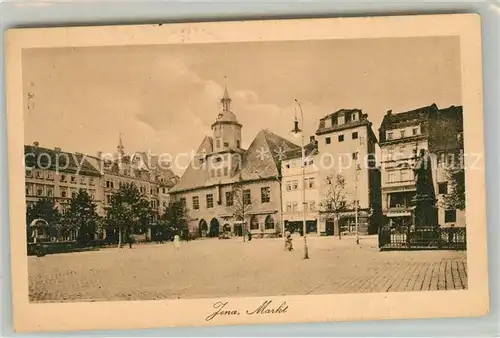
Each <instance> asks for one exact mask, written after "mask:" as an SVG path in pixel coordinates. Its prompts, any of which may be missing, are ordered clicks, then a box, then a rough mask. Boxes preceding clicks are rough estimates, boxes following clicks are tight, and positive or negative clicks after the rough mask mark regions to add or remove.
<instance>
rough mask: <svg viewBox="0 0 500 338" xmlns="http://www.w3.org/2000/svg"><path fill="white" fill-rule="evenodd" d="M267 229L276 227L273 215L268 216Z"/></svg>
mask: <svg viewBox="0 0 500 338" xmlns="http://www.w3.org/2000/svg"><path fill="white" fill-rule="evenodd" d="M265 229H266V230H272V229H274V219H273V217H272V216H271V215H268V216H267V217H266V223H265Z"/></svg>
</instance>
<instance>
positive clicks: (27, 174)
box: [26, 170, 33, 178]
mask: <svg viewBox="0 0 500 338" xmlns="http://www.w3.org/2000/svg"><path fill="white" fill-rule="evenodd" d="M26 177H30V178H31V177H33V172H32V171H31V170H26Z"/></svg>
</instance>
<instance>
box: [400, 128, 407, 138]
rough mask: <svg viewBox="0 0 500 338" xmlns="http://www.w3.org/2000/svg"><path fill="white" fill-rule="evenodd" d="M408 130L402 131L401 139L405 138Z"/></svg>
mask: <svg viewBox="0 0 500 338" xmlns="http://www.w3.org/2000/svg"><path fill="white" fill-rule="evenodd" d="M405 133H406V130H404V129H403V130H401V138H403V137H405Z"/></svg>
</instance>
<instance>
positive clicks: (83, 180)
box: [80, 176, 86, 184]
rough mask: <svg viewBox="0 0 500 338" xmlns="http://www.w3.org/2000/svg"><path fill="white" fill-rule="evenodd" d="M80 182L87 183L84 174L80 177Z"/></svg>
mask: <svg viewBox="0 0 500 338" xmlns="http://www.w3.org/2000/svg"><path fill="white" fill-rule="evenodd" d="M80 183H81V184H85V183H86V181H85V177H83V176H82V177H80Z"/></svg>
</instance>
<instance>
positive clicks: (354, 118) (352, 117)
mask: <svg viewBox="0 0 500 338" xmlns="http://www.w3.org/2000/svg"><path fill="white" fill-rule="evenodd" d="M357 118H358V114H356V113H352V115H351V119H352V120H353V121H356V119H357Z"/></svg>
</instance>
